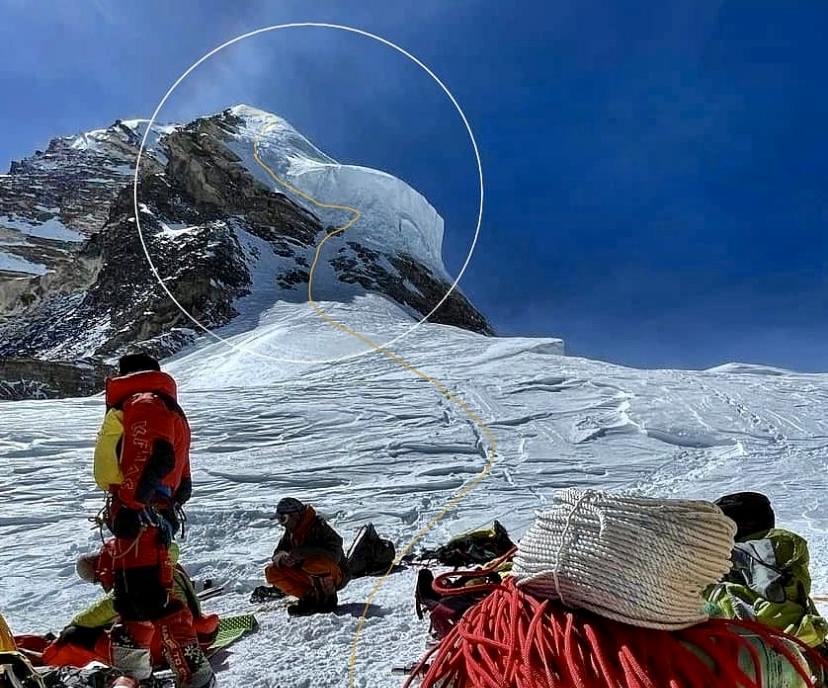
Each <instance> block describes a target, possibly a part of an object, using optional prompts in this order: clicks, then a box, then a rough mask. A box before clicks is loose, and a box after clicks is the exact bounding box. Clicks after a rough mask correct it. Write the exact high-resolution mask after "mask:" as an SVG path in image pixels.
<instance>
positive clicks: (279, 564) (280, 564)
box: [271, 551, 301, 569]
mask: <svg viewBox="0 0 828 688" xmlns="http://www.w3.org/2000/svg"><path fill="white" fill-rule="evenodd" d="M271 561H273V565H274V566H275V567H276V568H280V569H281V568H291V567H293V566H296V565H298V564H300V563H301V561H300V560H299V559H297V558H296V557H294V556H293V555H292V554H291V553H290V552H285V551H281V552H276V554H274V555H273V558H272V560H271Z"/></svg>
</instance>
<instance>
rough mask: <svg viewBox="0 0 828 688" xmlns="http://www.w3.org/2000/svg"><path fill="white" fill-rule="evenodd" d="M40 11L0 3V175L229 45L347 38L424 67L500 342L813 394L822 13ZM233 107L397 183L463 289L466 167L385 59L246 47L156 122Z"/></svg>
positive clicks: (276, 8)
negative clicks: (479, 174) (797, 383)
mask: <svg viewBox="0 0 828 688" xmlns="http://www.w3.org/2000/svg"><path fill="white" fill-rule="evenodd" d="M50 4H51V3H50ZM51 5H53V6H51V7H50V8H49V10H48V12H47V11H46V9H45V7H44V6H43V3H30V2H24V0H0V15H2V17H3V21H2V23H1V24H0V93H1V94H2V108H0V167H3V168H6V167H7V166H8V163H9V161H10V160H11V159H17V158H21V157H23V156H25V155H29V154H31V152H32V151H33V150H34V149H35V148H38V147H41V148H42V147H43V146H45V145H46V144H47V142H48V140H49V138H51V137H52V136H55V135H68V134H73V133H76V132H78V131H82V130H87V129H92V128H96V127H101V126H106V125H108V124H110V123H111V122H112V121H114V120H115V119H116V118H123V119H127V118H131V117H149V116H150V115H151V114H152V112H153V110H154V109H155V107H156V105H157V103H158V102H159V101H160V99H161V98H162V96H163V95H164V93H165V92H166V91H167V89H168V88H169V87H170V86H171V85H172V83H173V82H174V81H175V80H176V79H177V78H178V76H179V75H180V74H181V73H182V72H183V71H184V70H186V69H187V68H188V67H189V66H190V65H191V64H192V63H193V62H195V61H196V60H197V59H198V58H199V57H201V56H202V55H203V54H205V53H207V52H208V51H209V50H211V49H213V48H214V47H216V46H218V45H220V44H221V43H223V42H225V41H227V40H229V39H231V38H233V37H235V36H237V35H240V34H242V33H245V32H248V31H252V30H255V29H258V28H262V27H265V26H269V25H273V24H282V23H287V22H302V21H311V22H330V23H338V24H346V25H350V26H353V27H356V28H360V29H363V30H365V31H369V32H372V33H376V34H379V35H381V36H383V37H384V38H386V39H388V40H390V41H393V42H395V43H398V44H399V45H400V46H401V47H403V48H405V49H406V50H408V51H410V52H412V53H413V54H414V55H416V56H417V57H418V58H419V59H420V60H422V61H423V62H424V63H426V64H427V65H428V66H429V67H430V68H431V69H432V70H433V71H434V72H435V73H436V74H437V75H438V76H440V78H441V79H442V80H443V81H444V83H445V84H446V85H447V86H448V88H449V89H450V90H451V91H452V93H453V94H454V96H455V97H456V98H457V100H458V101H459V102H460V104H461V106H462V107H463V109H464V111H465V113H466V115H467V117H468V119H469V121H470V123H471V125H472V127H473V129H474V132H475V135H476V137H477V141H478V145H479V147H480V152H481V155H482V157H483V163H484V174H485V177H486V205H485V211H484V222H483V227H482V230H481V234H480V239H479V243H478V246H477V249H476V251H475V254H474V258H473V259H472V262H471V264H470V266H469V268H468V270H467V272H466V274H465V276H464V278H463V280H462V282H461V287H462V288H463V290H464V291H465V292H466V293H467V294H468V295H469V296H470V297H471V298H472V300H473V301H474V302H475V304H476V305H478V306H479V307H480V308H481V309H482V310H483V311H484V312H485V313H486V315H487V316H488V317H489V318H490V320H491V321H492V322H493V324H494V326H495V328H496V329H497V331H498V332H499V333H500V334H504V335H544V336H560V337H563V338H564V339H565V340H566V342H567V347H568V351H569V353H571V354H574V355H582V356H587V357H590V358H599V359H604V360H609V361H614V362H619V363H623V364H628V365H633V366H637V367H686V368H699V367H708V366H712V365H717V364H720V363H724V362H727V361H735V360H736V361H747V362H753V363H765V364H769V365H778V366H783V367H789V368H793V369H797V370H807V371H828V347H826V346H825V344H824V342H825V339H826V335H828V326H827V325H826V322H827V321H828V319H827V318H826V316H828V280H826V262H828V261H826V257H827V256H828V238H826V229H828V193H827V192H828V162H826V160H827V159H828V133H826V128H827V127H828V88H826V83H828V76H826V72H825V70H826V65H828V41H826V38H825V27H827V26H828V5H825V4H824V3H819V2H812V1H808V2H795V1H790V0H789V1H788V2H786V3H781V2H765V1H763V0H751V1H750V2H727V1H715V2H707V1H706V0H672V1H671V2H669V3H664V2H656V1H655V0H652V1H648V2H639V1H623V0H622V1H621V2H606V0H601V1H598V0H571V1H570V0H564V1H560V2H554V3H548V2H542V1H541V0H533V1H531V2H530V1H528V0H518V1H516V2H512V3H504V2H502V0H501V1H498V2H490V1H489V0H452V2H447V1H446V0H395V2H393V3H387V2H383V1H381V0H352V1H349V2H343V1H342V0H317V1H315V2H314V1H308V0H303V1H302V2H300V1H299V0H269V1H265V0H259V1H258V2H236V3H229V2H225V1H224V0H206V1H205V0H198V1H196V0H187V1H178V2H176V3H168V2H167V1H166V0H164V1H161V0H149V1H147V2H143V3H129V4H127V3H112V2H106V1H105V0H78V1H77V2H72V3H68V2H67V3H63V4H61V5H58V3H54V4H51ZM388 5H390V6H391V8H390V9H389V7H388ZM40 7H43V9H40ZM239 102H245V103H248V104H250V105H254V106H257V107H261V108H263V109H267V110H270V111H272V112H275V113H277V114H280V115H282V116H283V117H285V118H286V119H288V120H289V121H290V122H291V123H292V124H293V125H294V126H296V127H297V128H298V129H299V130H300V131H302V132H303V133H304V134H306V135H307V136H308V137H309V138H310V139H311V140H312V141H314V142H315V143H317V144H318V145H319V147H320V148H322V149H323V150H325V151H326V152H327V153H329V154H331V155H332V156H334V157H336V158H337V159H339V160H341V161H343V162H352V163H359V164H364V165H368V166H372V167H377V168H380V169H384V170H386V171H388V172H391V173H392V174H395V175H397V176H399V177H400V178H402V179H404V180H406V181H407V182H409V183H410V184H411V185H412V186H414V187H415V188H417V189H418V190H419V191H421V192H422V193H423V194H424V195H425V196H426V197H427V198H428V199H429V200H430V201H431V202H432V204H433V205H434V206H435V207H436V208H437V209H438V211H439V212H440V213H441V214H442V215H443V217H444V218H445V220H446V239H445V245H444V256H445V259H446V265H447V267H448V268H449V270H450V271H452V272H456V271H457V270H458V269H459V267H460V266H461V265H462V263H463V261H464V259H465V256H466V253H467V251H468V247H469V245H470V242H471V240H472V234H473V230H474V224H475V220H476V212H477V186H476V167H475V165H474V157H473V154H472V150H471V145H470V143H469V139H468V136H467V135H466V133H465V129H464V127H463V125H462V122H461V120H460V118H459V116H458V115H457V113H456V111H455V110H454V108H453V107H452V105H451V103H450V101H449V100H448V98H447V97H446V96H445V94H444V93H443V92H442V90H441V89H440V88H439V87H438V86H437V85H436V84H435V83H434V82H433V81H431V79H429V77H428V76H427V75H426V74H425V72H423V71H422V70H421V69H420V68H419V67H417V66H416V65H414V64H413V63H411V62H410V61H408V60H407V59H406V58H405V57H404V56H402V55H400V54H399V53H397V52H395V51H394V50H392V49H391V48H388V47H385V46H383V45H381V44H379V43H377V42H375V41H372V40H371V39H368V38H364V37H362V36H358V35H355V34H349V33H344V32H339V31H335V30H331V29H289V30H281V31H275V32H270V33H266V34H262V35H260V36H257V37H255V38H251V39H249V40H247V41H244V42H243V43H239V44H236V45H234V46H232V47H231V48H228V49H227V50H225V51H223V52H221V53H219V54H218V55H216V56H215V57H213V58H211V60H210V61H208V62H206V63H205V64H204V65H202V66H201V67H199V69H198V70H196V71H195V72H194V73H193V74H192V75H191V76H190V77H189V78H188V79H187V80H186V81H185V82H184V83H183V84H182V86H181V88H180V89H179V90H177V91H176V92H175V94H174V95H173V96H172V97H171V98H170V100H169V101H168V103H167V105H166V106H165V108H164V110H163V111H162V113H161V119H162V120H165V121H171V120H183V119H189V118H192V117H195V116H198V115H202V114H210V113H212V112H216V111H218V110H221V109H223V108H225V107H228V106H230V105H232V104H235V103H239Z"/></svg>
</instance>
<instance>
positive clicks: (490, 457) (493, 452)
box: [253, 122, 497, 688]
mask: <svg viewBox="0 0 828 688" xmlns="http://www.w3.org/2000/svg"><path fill="white" fill-rule="evenodd" d="M275 124H276V122H272V123H271V124H268V125H266V126H264V127H263V128H262V129H261V130H260V131H259V133H258V135H257V137H256V138H255V139H254V141H253V157H254V158H255V160H256V162H257V163H259V165H260V166H261V167H262V169H264V170H265V172H267V173H268V175H270V177H271V178H272V179H273V181H275V182H276V183H277V184H278V185H280V186H283V187H284V188H286V189H289V190H290V191H292V192H293V193H295V194H296V195H298V196H301V197H302V198H304V199H305V200H306V201H308V202H309V203H312V204H313V205H315V206H316V207H318V208H327V209H329V210H344V211H347V212H350V213H353V217H352V218H351V219H350V220H349V221H348V222H346V223H345V224H344V225H342V226H341V227H337V228H336V229H334V230H333V231H331V232H329V233H328V234H327V235H326V236H325V238H324V239H322V241H320V242H319V245H318V246H317V247H316V254H315V255H314V257H313V262H312V263H311V267H310V273H309V275H308V301H309V302H310V305H311V307H312V308H313V309H314V310H315V311H316V313H317V314H318V315H319V316H320V317H321V318H322V319H323V320H324V321H325V322H327V323H328V324H329V325H331V326H332V327H334V328H336V329H338V330H340V331H342V332H345V333H346V334H349V335H350V336H352V337H355V338H356V339H358V340H359V341H361V342H363V343H364V344H367V345H368V346H369V347H371V348H372V349H373V350H374V351H377V352H379V353H381V354H383V355H384V356H386V357H388V358H390V359H391V360H392V361H394V362H395V363H397V364H399V365H400V366H402V367H403V368H405V369H406V370H407V371H409V372H410V373H413V374H414V375H416V376H417V377H419V378H421V379H423V380H425V381H426V382H430V383H431V384H432V385H434V387H436V388H437V390H438V391H439V392H440V393H441V394H442V395H443V396H444V397H446V398H447V399H448V400H449V401H451V402H453V403H455V404H457V405H458V406H459V407H460V408H461V409H462V410H463V412H464V413H465V414H466V415H467V416H468V417H469V418H471V420H472V421H473V422H474V423H476V424H477V426H478V427H479V428H480V429H481V430H482V431H483V434H484V435H485V436H486V439H487V440H488V442H489V449H488V451H487V460H486V465H485V466H484V468H483V470H482V471H481V473H480V475H478V476H477V477H476V478H475V479H474V480H472V481H471V482H470V483H469V484H468V485H466V487H464V488H463V489H462V490H460V491H459V492H458V493H457V494H456V495H454V497H452V499H451V500H450V501H449V502H448V504H446V506H444V507H443V508H442V509H441V510H440V512H439V513H438V514H437V515H436V516H435V517H434V518H432V519H431V520H430V521H429V522H428V523H427V524H426V525H425V526H423V527H422V528H421V529H420V530H418V531H417V532H416V533H415V534H414V537H413V538H412V539H411V541H410V542H409V543H408V544H407V545H406V546H405V547H403V549H402V551H401V552H400V553H399V554H398V555H397V558H396V560H395V562H394V563H393V564H391V566H390V567H389V568H388V570H387V571H386V572H385V574H384V575H383V576H382V577H381V578H380V579H379V581H377V583H376V584H375V585H374V587H373V589H372V590H371V592H370V594H369V595H368V599H367V601H366V602H365V607H364V608H363V610H362V616H360V618H359V622H358V623H357V629H356V632H355V633H354V642H353V644H352V646H351V657H350V662H349V665H348V688H352V686H353V685H354V678H355V674H356V656H357V646H358V645H359V636H360V633H361V632H362V628H363V626H364V625H365V620H366V618H367V614H368V611H369V610H370V608H371V602H372V601H373V599H374V597H376V595H377V593H378V592H379V589H380V588H381V587H382V585H383V584H384V583H385V580H386V579H387V578H388V576H389V575H390V574H391V571H392V570H393V569H394V566H395V565H396V563H397V562H399V561H400V559H402V557H404V556H405V555H406V554H407V553H408V552H410V551H411V549H412V548H413V547H414V545H416V544H417V543H418V542H419V541H420V540H421V539H422V538H423V536H424V535H425V534H426V533H427V532H428V531H429V530H431V529H432V528H433V527H434V526H435V525H437V523H439V522H440V521H441V520H442V519H443V518H444V517H445V516H446V514H448V512H449V511H451V510H452V509H453V508H454V507H456V506H457V505H458V504H459V503H460V501H461V500H462V499H463V497H465V496H466V495H467V494H468V493H469V492H471V491H472V490H473V489H474V488H475V487H477V485H478V484H480V482H481V481H482V480H483V478H485V477H486V476H487V475H488V474H489V472H490V471H491V469H492V466H493V465H494V461H495V458H496V457H497V441H496V440H495V438H494V435H493V434H492V431H491V430H490V429H489V427H488V426H487V425H486V424H485V423H484V422H483V421H482V420H481V419H480V417H479V416H478V415H477V414H476V413H475V412H474V411H472V410H471V409H470V408H469V407H468V406H467V405H466V404H465V402H463V400H462V399H460V398H459V397H457V396H456V395H455V394H453V393H452V392H451V391H450V390H448V389H447V388H446V387H445V386H444V385H443V384H442V383H441V382H440V381H439V380H436V379H435V378H433V377H431V376H430V375H428V374H427V373H424V372H423V371H421V370H419V369H417V368H415V367H414V366H413V365H411V364H410V363H409V362H408V361H406V360H405V359H403V358H401V357H400V356H398V355H397V354H395V353H394V352H393V351H389V350H388V349H386V348H384V347H382V346H380V345H379V344H377V343H375V342H374V341H372V340H371V339H369V338H368V337H366V336H365V335H363V334H360V333H359V332H355V331H354V330H352V329H351V328H349V327H347V326H346V325H343V324H342V323H340V322H337V321H336V320H334V319H333V318H331V317H330V316H329V315H328V314H327V313H325V312H324V311H323V310H322V309H321V308H320V307H319V305H318V304H317V303H316V301H314V300H313V276H314V272H315V270H316V265H317V263H318V262H319V257H320V255H321V252H322V247H323V246H324V245H325V242H326V241H328V239H330V238H331V237H334V236H336V235H338V234H341V233H342V232H344V231H345V230H346V229H348V228H349V227H353V225H354V224H355V223H356V222H357V221H358V220H359V218H360V217H361V214H360V212H359V210H357V209H356V208H352V207H350V206H347V205H336V204H332V203H322V202H321V201H317V200H316V199H315V198H313V197H311V196H309V195H308V194H306V193H304V192H303V191H300V190H299V189H297V188H296V187H295V186H293V185H292V184H289V183H288V182H286V181H285V180H284V179H281V178H280V177H278V176H277V175H276V173H275V172H273V170H271V169H270V167H268V166H267V164H265V162H264V161H263V160H262V159H261V157H260V155H259V141H260V140H261V138H262V136H264V134H265V133H266V132H267V130H268V129H270V128H271V127H272V126H274V125H275Z"/></svg>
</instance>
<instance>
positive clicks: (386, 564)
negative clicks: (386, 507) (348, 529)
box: [347, 523, 397, 578]
mask: <svg viewBox="0 0 828 688" xmlns="http://www.w3.org/2000/svg"><path fill="white" fill-rule="evenodd" d="M396 555H397V552H396V549H395V547H394V543H393V542H391V540H386V539H384V538H381V537H380V536H379V533H377V530H376V528H374V524H373V523H369V524H368V525H366V526H362V528H360V529H359V532H358V533H357V535H356V537H355V538H354V542H353V544H352V545H351V548H350V549H349V550H348V557H347V559H348V568H349V569H350V574H351V578H359V577H360V576H373V575H377V574H381V573H385V572H386V571H387V570H388V569H389V568H390V567H391V565H392V564H393V563H394V559H395V558H396Z"/></svg>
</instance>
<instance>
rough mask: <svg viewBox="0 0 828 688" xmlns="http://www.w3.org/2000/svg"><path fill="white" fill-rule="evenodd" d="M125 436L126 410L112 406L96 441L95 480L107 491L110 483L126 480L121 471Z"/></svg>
mask: <svg viewBox="0 0 828 688" xmlns="http://www.w3.org/2000/svg"><path fill="white" fill-rule="evenodd" d="M123 436H124V412H123V411H121V410H120V409H114V408H111V409H109V410H108V411H107V412H106V415H105V416H104V421H103V425H101V429H100V430H99V431H98V441H97V442H96V443H95V460H94V475H95V482H96V483H97V484H98V487H100V488H101V489H102V490H104V491H105V492H106V491H108V490H109V486H110V485H120V484H121V483H123V482H124V474H123V473H121V464H120V459H121V439H122V438H123Z"/></svg>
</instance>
